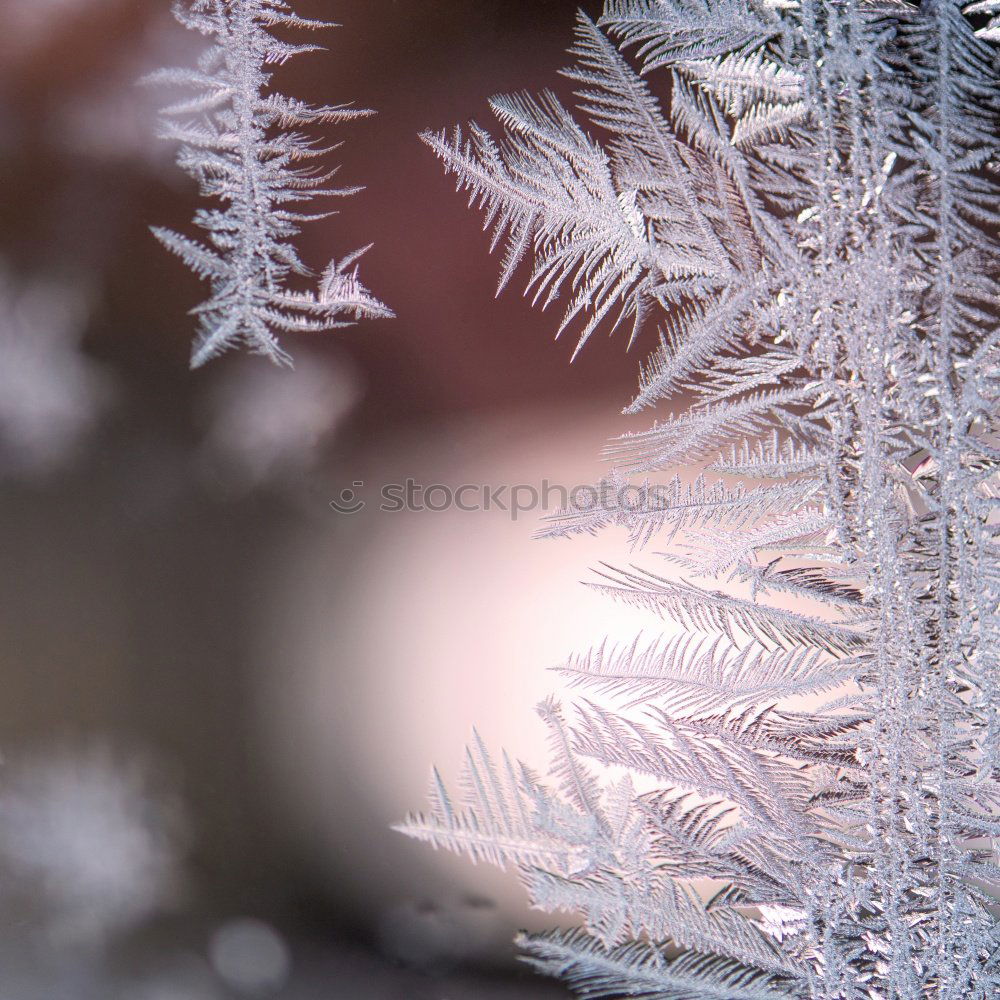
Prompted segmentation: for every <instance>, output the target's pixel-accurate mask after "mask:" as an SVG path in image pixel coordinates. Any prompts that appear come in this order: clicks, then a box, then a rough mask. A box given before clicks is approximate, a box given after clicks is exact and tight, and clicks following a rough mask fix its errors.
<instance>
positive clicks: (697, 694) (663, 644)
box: [556, 634, 858, 716]
mask: <svg viewBox="0 0 1000 1000" xmlns="http://www.w3.org/2000/svg"><path fill="white" fill-rule="evenodd" d="M639 642H640V640H639V638H636V639H635V640H634V642H633V643H632V644H631V645H630V646H623V647H614V646H608V645H607V643H602V644H601V645H600V646H598V647H596V648H595V649H591V650H590V651H588V652H587V653H584V654H583V655H581V656H576V657H573V658H572V659H570V660H569V661H568V662H567V663H566V664H565V666H562V667H558V668H556V669H557V670H559V672H560V673H562V674H564V675H565V676H566V677H567V678H568V680H569V681H570V683H571V684H575V685H580V684H584V685H587V686H588V687H591V688H594V689H595V690H597V691H599V692H601V693H603V694H607V695H611V696H612V697H614V698H615V699H622V701H623V707H624V708H634V707H635V706H637V705H642V704H648V703H652V702H656V703H657V704H659V705H660V706H661V707H662V708H664V709H666V710H668V711H670V712H671V713H676V714H678V715H682V716H683V715H700V714H704V713H711V712H722V711H729V710H731V709H734V708H746V707H749V706H751V705H755V704H763V703H767V702H777V701H781V700H783V699H786V698H792V697H796V696H799V695H803V694H820V693H824V692H827V691H831V690H833V689H835V688H838V687H840V686H841V685H843V684H844V683H846V682H848V681H850V680H853V679H854V678H855V677H856V675H857V671H858V664H857V661H856V660H855V659H839V660H831V658H830V657H829V655H827V654H825V653H824V652H822V651H821V650H817V649H793V650H790V651H785V650H767V649H762V648H761V647H758V646H748V647H747V648H745V649H737V648H736V647H732V646H729V645H728V644H727V643H725V642H723V641H722V639H720V638H718V637H716V638H714V639H709V638H706V637H697V636H694V635H690V634H685V635H681V636H677V637H674V638H671V639H667V640H662V641H660V642H654V643H652V644H650V645H648V646H646V647H644V648H640V645H639Z"/></svg>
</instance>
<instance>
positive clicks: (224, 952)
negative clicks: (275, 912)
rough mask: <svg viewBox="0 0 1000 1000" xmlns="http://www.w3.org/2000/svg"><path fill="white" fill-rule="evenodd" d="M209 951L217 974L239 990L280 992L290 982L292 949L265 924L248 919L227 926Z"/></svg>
mask: <svg viewBox="0 0 1000 1000" xmlns="http://www.w3.org/2000/svg"><path fill="white" fill-rule="evenodd" d="M208 950H209V957H210V959H211V962H212V968H214V969H215V972H216V974H217V975H218V976H219V978H220V979H222V980H223V981H224V982H225V983H226V984H227V985H228V986H231V987H232V988H233V989H235V990H240V991H242V992H244V993H250V994H262V993H269V992H276V991H277V990H280V989H281V988H282V987H283V986H284V985H285V984H286V983H287V982H288V977H289V975H290V973H291V968H292V959H291V954H290V953H289V950H288V945H287V944H285V940H284V938H283V937H282V936H281V935H280V934H279V933H278V932H277V931H276V930H275V929H274V928H273V927H271V926H270V925H269V924H266V923H264V922H263V921H261V920H253V919H250V918H245V919H240V920H232V921H230V922H229V923H227V924H224V925H223V926H222V927H220V928H219V929H218V930H217V931H216V932H215V933H214V934H213V935H212V940H211V942H210V943H209V948H208Z"/></svg>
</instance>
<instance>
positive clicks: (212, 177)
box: [146, 0, 392, 368]
mask: <svg viewBox="0 0 1000 1000" xmlns="http://www.w3.org/2000/svg"><path fill="white" fill-rule="evenodd" d="M174 14H175V16H176V18H177V20H178V21H180V23H181V24H183V25H184V26H185V27H187V28H190V29H191V30H193V31H197V32H199V33H200V34H202V35H206V36H208V37H210V38H211V39H213V42H212V45H211V46H210V47H209V48H208V49H206V50H205V52H204V53H203V54H202V56H201V58H200V59H199V61H198V66H197V68H196V69H165V70H160V71H159V72H157V73H154V74H152V75H151V76H149V77H147V78H146V79H147V81H148V82H151V83H162V84H168V85H173V86H177V87H182V88H185V89H188V90H191V91H193V96H191V97H188V98H184V99H182V100H180V101H178V102H177V103H175V104H171V105H170V106H169V107H167V108H164V110H163V119H164V121H163V128H162V130H161V134H162V136H163V137H164V138H165V139H169V140H172V141H175V142H178V143H180V152H179V153H178V157H177V162H178V164H179V165H180V166H181V168H182V169H184V170H185V171H186V172H187V173H188V174H190V175H191V176H192V177H194V178H195V179H196V180H197V181H198V183H199V185H200V187H201V192H202V194H203V195H204V196H206V197H208V198H213V199H218V200H219V201H221V202H222V204H223V206H224V207H223V208H221V209H220V208H204V209H199V211H198V212H197V213H196V215H195V222H196V223H197V224H198V225H199V226H200V227H201V228H202V229H204V230H206V231H207V232H208V234H209V243H210V245H209V246H206V245H204V244H202V243H198V242H197V241H195V240H192V239H190V238H189V237H187V236H183V235H182V234H180V233H175V232H173V231H172V230H168V229H160V228H154V229H153V232H154V234H155V235H156V237H157V238H158V239H159V240H160V242H161V243H163V245H164V246H166V247H167V249H168V250H171V251H173V252H174V253H176V254H177V255H178V256H179V257H181V258H182V259H183V260H184V261H185V263H187V265H188V266H189V267H190V268H191V269H192V270H193V271H195V272H196V273H197V274H198V275H200V276H201V277H203V278H207V279H208V280H209V281H210V282H211V285H212V295H211V297H210V298H209V299H208V301H207V302H205V303H203V304H202V305H200V306H199V307H198V308H197V309H196V310H195V312H196V314H197V315H198V317H199V332H198V336H197V339H196V341H195V345H194V351H193V353H192V357H191V366H192V368H197V367H198V366H199V365H202V364H204V363H205V362H206V361H208V360H210V359H211V358H213V357H215V356H216V355H217V354H220V353H222V352H223V351H225V350H227V349H228V348H230V347H233V346H235V345H238V344H244V345H246V346H247V347H249V348H250V350H252V351H253V352H255V353H257V354H263V355H265V356H266V357H268V358H270V359H271V360H272V361H275V362H277V363H284V364H287V363H290V358H289V356H288V355H287V354H286V353H285V352H284V351H283V350H282V349H281V347H280V346H279V345H278V341H277V338H276V333H277V332H283V331H304V332H315V331H320V330H331V329H334V328H336V327H341V326H346V325H349V324H350V322H352V321H354V320H357V319H361V318H363V317H376V316H391V315H392V313H391V312H390V310H389V309H387V308H386V307H385V306H384V305H383V304H382V303H381V302H379V301H378V300H377V299H375V298H374V297H373V296H372V295H371V293H370V292H369V291H368V290H367V289H366V288H365V287H364V285H362V284H361V282H360V280H359V279H358V273H357V268H356V267H355V263H356V261H357V259H358V258H359V257H360V256H361V254H362V253H364V250H360V251H358V252H356V253H353V254H350V255H349V256H347V257H345V258H344V259H343V260H341V261H332V262H331V263H330V264H329V265H328V267H327V268H326V271H325V272H324V273H323V276H322V278H321V280H320V282H319V287H318V289H317V290H316V292H307V291H297V290H294V289H292V288H290V287H288V283H287V279H288V277H289V276H290V275H293V274H294V275H299V276H308V275H309V274H310V271H309V269H308V268H307V267H306V266H305V265H304V264H303V263H302V261H301V260H300V259H299V256H298V254H297V252H296V250H295V248H294V246H293V245H292V243H291V238H292V237H293V236H295V235H296V234H297V233H298V232H299V226H300V223H303V222H309V221H312V220H316V219H322V218H324V217H325V214H316V213H307V212H303V211H301V210H300V209H299V207H298V206H302V205H305V204H308V203H309V202H310V201H312V200H313V199H315V198H318V197H323V196H335V195H336V196H343V195H349V194H354V193H355V192H356V191H358V190H359V189H358V188H331V187H329V186H328V182H329V181H330V180H331V178H332V177H333V172H332V171H328V172H323V171H322V170H320V169H317V167H316V166H315V164H314V162H313V161H315V160H316V158H317V157H319V156H321V155H323V153H324V152H326V150H325V149H324V148H322V147H321V146H320V145H319V144H317V143H316V142H315V141H314V140H312V139H310V138H309V137H308V136H306V135H305V134H303V133H302V132H291V131H287V129H288V128H289V127H304V126H309V125H315V124H317V123H330V122H345V121H350V120H351V119H354V118H360V117H364V116H366V115H369V114H371V113H372V112H370V111H362V110H358V109H355V108H350V107H348V106H346V105H336V106H327V107H315V106H313V105H310V104H306V103H304V102H303V101H300V100H298V99H296V98H294V97H286V96H284V95H282V94H279V93H276V92H275V91H273V90H271V89H270V86H269V85H270V80H271V73H270V71H269V70H268V68H267V67H269V66H273V65H282V64H284V63H285V62H287V61H288V60H289V59H291V58H292V57H293V56H296V55H300V54H302V53H305V52H314V51H316V50H317V49H318V46H315V45H293V44H291V43H289V42H285V41H283V40H281V39H279V38H277V37H275V36H274V35H273V34H272V33H271V31H270V30H269V29H271V28H284V27H289V28H305V29H318V28H324V27H333V25H330V24H328V23H327V22H324V21H314V20H308V19H306V18H301V17H298V16H297V15H296V14H294V13H293V12H292V10H291V8H290V7H289V5H288V4H287V3H285V2H284V0H187V2H184V3H181V2H177V3H176V4H175V6H174ZM365 249H367V247H366V248H365Z"/></svg>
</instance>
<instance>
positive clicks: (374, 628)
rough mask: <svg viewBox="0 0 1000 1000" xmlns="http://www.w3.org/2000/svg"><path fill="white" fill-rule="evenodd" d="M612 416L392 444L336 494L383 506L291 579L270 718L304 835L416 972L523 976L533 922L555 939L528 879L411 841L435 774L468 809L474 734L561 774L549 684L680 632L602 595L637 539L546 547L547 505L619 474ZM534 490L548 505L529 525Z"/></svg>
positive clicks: (274, 650)
mask: <svg viewBox="0 0 1000 1000" xmlns="http://www.w3.org/2000/svg"><path fill="white" fill-rule="evenodd" d="M609 412H611V406H610V404H609V403H607V402H600V401H598V402H595V403H594V405H593V408H592V409H588V410H578V411H576V412H573V411H570V412H561V413H560V412H555V411H547V410H534V411H532V410H524V411H521V412H517V413H501V414H493V415H481V416H479V417H478V418H477V420H476V421H475V422H471V421H465V422H461V423H458V422H456V423H451V424H447V425H441V426H437V427H430V428H425V429H423V430H422V431H414V432H412V433H411V434H409V435H407V436H406V437H401V438H400V439H397V440H396V441H390V442H386V443H385V446H384V447H383V449H382V450H381V452H380V454H379V457H378V458H377V459H376V460H375V461H373V462H372V464H371V466H369V467H368V468H366V469H361V468H348V469H345V470H344V475H343V481H342V483H338V484H337V485H336V486H335V487H334V489H335V490H336V489H338V488H339V487H340V485H350V484H351V483H352V482H354V481H358V482H363V485H362V486H359V487H357V489H356V490H355V492H356V493H357V495H358V497H359V498H360V500H363V501H364V502H365V504H366V506H365V508H364V509H363V510H361V511H360V512H358V513H356V514H353V515H351V514H346V513H338V512H337V511H335V510H331V511H330V514H329V519H330V524H329V529H328V531H327V532H326V534H325V536H318V535H317V533H316V531H315V530H314V529H313V530H311V531H310V533H309V534H308V536H307V537H304V538H303V540H302V544H301V546H298V547H295V548H292V549H291V550H290V551H288V552H286V553H285V555H284V565H278V566H275V567H273V568H272V572H271V573H270V576H271V585H272V587H273V593H274V595H275V596H274V600H273V602H272V604H273V612H272V614H273V619H272V621H271V623H270V629H271V634H270V636H268V637H267V641H266V642H265V644H264V646H263V648H262V661H261V669H262V674H261V689H260V697H259V706H260V718H261V724H262V726H263V727H264V729H265V732H266V734H267V738H268V742H267V745H266V751H265V753H264V763H265V764H266V767H267V769H268V770H269V771H270V772H271V777H272V780H273V783H274V784H273V787H274V796H273V800H274V801H275V802H276V808H277V809H280V810H281V811H280V813H279V814H278V815H279V816H280V820H281V822H282V826H283V830H284V832H285V833H286V835H289V836H291V837H293V838H295V840H293V843H294V844H295V845H296V848H297V849H298V850H300V851H301V849H302V845H304V844H308V845H309V847H310V848H311V850H312V852H313V856H314V857H317V858H320V859H322V860H321V866H322V868H323V869H325V874H326V876H327V878H328V880H329V881H328V885H329V889H330V895H331V897H332V898H334V899H338V898H340V899H342V898H344V897H345V894H346V893H352V894H353V897H354V900H355V902H354V903H353V904H352V905H356V906H358V907H359V908H361V909H362V910H367V915H368V918H369V919H370V920H371V922H372V925H373V926H374V927H375V928H376V929H377V933H378V935H379V937H380V938H381V940H382V942H383V947H385V948H386V950H387V951H388V952H389V953H390V954H394V955H395V956H397V957H400V958H405V959H406V960H407V961H413V962H415V963H416V964H421V962H423V961H424V959H426V960H427V961H431V962H434V961H437V960H442V961H444V960H452V959H458V958H479V957H481V954H482V952H483V951H484V950H488V949H490V948H491V949H493V951H492V957H493V958H494V959H500V958H502V959H503V960H504V961H506V960H507V958H508V956H509V955H510V954H511V950H512V949H511V945H510V940H511V937H512V935H513V932H514V931H515V930H516V929H517V928H518V927H522V926H527V927H529V928H535V929H540V928H543V927H547V926H551V924H552V922H553V918H552V917H551V916H550V915H540V914H539V913H537V912H531V911H529V909H528V905H527V899H526V895H525V892H524V890H523V888H522V887H521V886H520V885H519V883H518V879H517V876H516V874H515V872H513V871H506V872H504V871H499V870H497V869H495V868H493V867H492V866H490V865H486V864H483V865H478V866H473V865H472V863H471V862H470V861H469V860H468V859H467V858H464V857H457V856H455V855H452V854H450V853H448V852H445V851H437V852H435V851H432V850H431V849H429V848H428V847H427V846H426V845H423V844H417V843H415V842H412V841H408V840H406V839H405V838H403V837H402V835H401V834H398V833H396V832H394V831H392V830H390V825H391V824H393V823H398V822H400V821H401V820H402V819H403V818H404V816H405V815H406V814H407V813H408V812H410V811H424V810H426V808H427V788H428V785H429V779H430V774H431V767H432V765H437V766H438V767H439V768H440V770H441V772H442V775H443V777H444V780H445V782H446V784H447V785H448V787H449V789H450V790H451V791H452V793H453V794H454V795H455V796H456V798H457V797H458V793H459V790H460V784H459V781H458V775H459V771H460V765H461V763H462V759H463V750H464V747H465V745H466V744H467V743H468V741H469V739H470V737H471V734H472V729H473V727H475V728H476V729H477V730H478V731H479V733H480V734H481V735H482V738H483V740H484V742H485V743H486V745H487V747H488V748H489V750H490V752H491V753H493V754H495V755H496V754H498V753H499V751H500V749H501V748H503V749H506V750H507V751H509V753H510V755H511V757H512V758H513V759H515V760H523V761H524V762H525V763H526V764H527V765H528V766H529V767H531V768H532V769H534V770H536V771H539V772H542V773H545V771H546V767H547V763H548V761H549V759H550V755H549V749H548V733H547V730H546V727H545V725H544V724H543V722H542V721H541V719H539V717H538V715H537V713H536V712H535V710H534V709H535V707H536V705H537V704H538V703H539V702H540V701H542V700H543V699H544V698H545V697H546V696H547V695H549V694H550V693H552V692H554V691H555V692H558V691H559V690H560V686H561V683H560V678H559V676H558V675H556V674H555V673H553V672H551V671H550V670H548V669H547V668H550V667H555V666H558V665H560V664H562V663H565V662H566V659H567V658H568V656H569V655H570V654H572V653H579V652H582V651H584V650H586V649H587V648H588V646H590V645H596V644H599V643H600V642H601V641H602V640H604V639H605V638H610V639H611V641H613V642H614V641H618V642H620V641H625V640H631V638H633V637H634V635H635V634H636V633H637V632H640V631H642V630H643V629H644V628H649V627H653V628H657V629H659V628H661V627H662V623H661V622H660V620H659V619H657V618H656V617H655V616H654V615H653V614H652V613H651V612H648V613H647V612H643V611H641V610H639V609H637V608H634V607H627V606H624V605H623V604H621V603H618V602H615V601H612V600H610V599H609V598H607V597H605V596H603V595H601V594H598V593H596V592H595V591H594V590H593V589H592V588H590V587H587V586H582V585H581V583H582V582H583V581H587V580H596V579H597V577H596V576H595V574H594V572H593V571H592V567H596V566H597V565H598V563H599V562H600V561H601V560H602V559H610V560H621V559H622V558H623V556H624V558H625V561H626V562H627V561H628V549H627V544H623V542H624V536H625V533H624V531H622V530H619V529H611V530H609V531H607V532H605V533H602V534H601V535H600V536H599V537H596V538H595V537H591V536H589V535H583V536H580V537H579V538H576V539H547V540H543V539H536V538H534V537H533V535H534V532H535V531H536V529H538V528H539V527H540V526H541V523H542V522H541V518H542V515H543V508H546V509H548V510H549V511H550V512H551V511H552V510H553V509H554V508H555V507H557V506H560V505H561V503H562V496H563V493H564V492H565V493H566V494H567V495H568V494H569V493H570V492H571V491H572V489H573V488H574V487H576V486H583V485H586V484H592V483H594V482H596V481H597V480H599V479H600V477H601V476H602V475H603V474H605V473H606V471H607V470H606V468H604V467H602V463H601V461H600V459H599V451H600V447H601V445H602V443H603V441H604V439H605V437H606V433H607V429H608V426H609V418H608V413H609ZM612 425H613V424H612ZM408 479H412V480H414V481H416V482H417V483H419V484H422V485H423V486H425V487H430V486H435V487H436V488H435V489H434V490H433V491H431V490H425V492H424V494H423V496H424V498H425V499H426V501H427V503H426V504H425V505H424V509H415V508H414V509H403V510H383V509H380V507H381V506H382V503H381V500H380V493H381V492H382V491H383V490H384V489H386V488H387V487H389V488H390V489H391V490H395V487H396V486H399V485H400V484H405V483H406V481H407V480H408ZM546 481H547V482H548V483H549V485H550V487H551V488H550V490H549V491H548V493H549V495H548V497H547V503H545V502H544V500H545V498H543V496H542V493H543V492H544V483H545V482H546ZM464 484H468V485H469V486H470V487H473V488H471V489H469V490H467V491H466V492H465V494H464V501H466V502H465V504H464V505H465V507H466V508H471V507H472V506H473V501H475V503H476V504H478V505H479V506H480V508H481V509H476V510H473V509H461V508H460V507H459V506H458V505H456V504H454V503H453V504H451V505H449V506H448V507H447V509H443V510H435V509H433V508H435V507H439V506H441V505H442V504H441V503H439V501H443V499H444V498H445V497H446V496H447V495H448V491H451V495H452V496H454V495H455V491H456V490H457V489H458V488H459V487H460V486H462V485H464ZM483 487H488V488H487V490H486V493H487V494H492V497H493V498H494V499H490V500H489V501H486V496H485V494H484V491H483ZM515 487H521V489H520V490H519V498H520V500H521V504H522V507H530V508H531V509H522V510H520V511H518V513H517V515H516V517H515V514H514V511H513V509H512V504H513V497H514V492H513V491H514V488H515ZM497 488H502V490H503V491H502V493H500V494H497V493H496V492H495V491H496V489H497ZM532 490H535V491H536V493H537V494H538V497H537V502H535V499H534V495H533V494H532V492H531V491H532ZM393 495H396V494H395V493H394V494H393ZM498 496H499V498H500V502H501V503H502V504H503V505H504V506H505V507H506V509H502V507H501V506H500V504H499V503H497V502H496V498H497V497H498ZM431 501H433V502H431ZM487 502H488V504H489V509H485V507H486V504H487ZM389 506H392V505H391V504H390V505H389ZM470 896H485V897H488V898H490V899H491V900H495V903H496V906H495V907H494V908H484V909H483V910H482V912H477V913H475V914H474V915H472V916H470V913H469V912H467V911H466V910H463V907H462V902H461V901H462V899H463V898H466V897H470ZM414 899H416V900H421V901H422V902H420V903H413V902H411V901H412V900H414ZM473 916H474V918H475V919H474V920H473ZM456 928H460V931H459V930H457V929H456ZM460 953H461V954H460Z"/></svg>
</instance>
